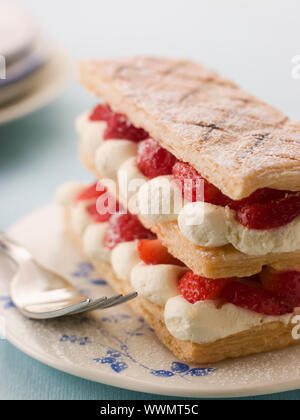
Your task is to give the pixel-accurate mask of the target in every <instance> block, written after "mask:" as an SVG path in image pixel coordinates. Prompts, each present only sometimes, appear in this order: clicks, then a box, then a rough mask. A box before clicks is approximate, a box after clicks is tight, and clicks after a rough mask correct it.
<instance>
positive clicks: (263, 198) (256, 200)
mask: <svg viewBox="0 0 300 420" xmlns="http://www.w3.org/2000/svg"><path fill="white" fill-rule="evenodd" d="M287 193H288V192H287V191H280V190H273V189H271V188H262V189H260V190H257V191H255V192H254V193H253V194H251V195H250V196H249V197H247V198H244V199H243V200H239V201H233V200H232V202H231V203H229V206H230V207H231V208H232V209H234V210H239V209H242V208H243V207H245V206H251V205H253V204H263V203H267V202H269V201H272V200H279V199H281V198H284V197H285V196H286V194H287Z"/></svg>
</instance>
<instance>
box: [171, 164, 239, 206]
mask: <svg viewBox="0 0 300 420" xmlns="http://www.w3.org/2000/svg"><path fill="white" fill-rule="evenodd" d="M172 172H173V175H174V178H175V179H176V180H178V182H179V185H180V187H181V189H182V193H183V194H184V197H185V199H186V200H187V201H192V202H195V201H205V202H206V203H211V204H215V205H220V206H226V205H228V204H229V203H231V201H232V200H231V199H230V198H229V197H226V196H225V195H224V194H222V192H221V191H220V190H219V189H218V188H217V187H215V186H214V185H213V184H211V183H210V182H208V181H207V180H206V179H205V178H203V177H202V176H201V175H200V174H199V173H198V172H197V171H196V169H194V168H193V167H192V166H191V165H189V164H188V163H184V162H177V163H176V164H175V165H174V167H173V170H172Z"/></svg>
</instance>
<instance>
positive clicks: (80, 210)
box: [71, 201, 93, 237]
mask: <svg viewBox="0 0 300 420" xmlns="http://www.w3.org/2000/svg"><path fill="white" fill-rule="evenodd" d="M89 203H91V201H79V202H78V203H76V205H74V206H73V207H72V208H71V223H72V228H73V230H74V232H75V233H76V235H78V236H80V237H82V236H83V234H84V232H85V230H86V228H87V227H88V225H90V224H91V223H92V222H93V220H92V218H91V216H90V215H89V213H88V212H87V210H86V209H87V206H88V205H89Z"/></svg>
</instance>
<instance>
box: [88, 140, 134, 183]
mask: <svg viewBox="0 0 300 420" xmlns="http://www.w3.org/2000/svg"><path fill="white" fill-rule="evenodd" d="M136 154H137V144H136V143H134V142H132V141H129V140H106V141H105V142H103V144H102V145H101V146H99V147H98V149H97V152H96V160H95V163H96V168H97V170H98V171H99V173H100V174H101V176H102V177H104V178H105V177H108V178H112V179H116V178H117V174H118V170H119V169H120V166H121V165H122V164H123V163H124V162H126V161H127V160H128V159H130V158H131V157H135V156H136Z"/></svg>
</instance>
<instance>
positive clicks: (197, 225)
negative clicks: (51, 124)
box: [77, 113, 300, 256]
mask: <svg viewBox="0 0 300 420" xmlns="http://www.w3.org/2000/svg"><path fill="white" fill-rule="evenodd" d="M88 115H89V114H88V113H85V114H84V115H82V116H80V117H79V118H78V120H77V129H78V133H79V136H80V141H81V142H82V144H83V145H84V148H85V149H87V151H88V152H89V153H90V155H91V156H93V157H94V156H96V157H95V165H96V167H97V169H98V170H99V173H100V174H101V176H102V177H109V178H112V179H117V180H118V187H119V193H120V201H121V202H123V203H124V204H125V205H126V204H127V207H128V208H129V209H130V211H131V212H133V213H135V212H136V211H137V209H138V210H139V212H140V214H142V215H143V216H144V218H145V219H147V220H149V221H150V222H151V223H162V222H168V221H171V220H178V225H179V228H180V231H181V232H182V234H183V235H184V236H185V237H186V238H187V239H188V240H189V241H191V242H193V243H195V244H196V245H199V246H203V247H221V246H224V245H227V244H232V245H233V246H234V247H235V248H236V249H237V250H239V251H241V252H243V253H244V254H247V255H255V256H260V255H266V254H269V253H284V252H294V251H297V250H299V249H300V217H299V218H297V219H295V220H294V221H293V222H292V223H290V224H288V225H286V226H283V227H280V228H278V229H268V230H254V229H248V228H246V227H244V226H242V225H241V224H240V223H238V222H237V220H236V218H235V213H234V212H233V211H232V210H230V209H228V208H224V207H221V206H214V205H211V204H209V203H199V202H197V203H187V204H185V205H184V203H182V202H181V201H182V200H181V198H180V196H181V194H180V192H179V191H177V189H176V186H174V185H173V184H172V183H171V188H170V190H169V192H166V191H167V190H166V187H165V185H164V184H165V180H166V179H167V178H169V177H157V178H154V179H152V180H151V181H149V180H147V178H146V177H145V176H144V175H143V174H142V173H141V172H140V171H139V169H138V167H137V165H136V163H135V158H136V150H137V146H136V144H135V143H133V142H129V141H126V140H113V139H112V140H109V141H105V142H104V141H103V134H104V131H105V127H106V123H104V122H93V121H90V120H89V118H88ZM130 143H131V144H130ZM124 199H125V200H127V201H125V202H124ZM128 200H129V201H128ZM180 200H181V201H180ZM169 203H171V204H170V205H169ZM174 203H175V204H174ZM169 207H170V211H166V209H169ZM152 209H154V211H152ZM149 210H150V211H149Z"/></svg>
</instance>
